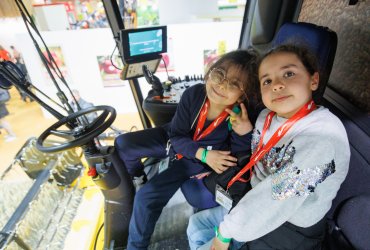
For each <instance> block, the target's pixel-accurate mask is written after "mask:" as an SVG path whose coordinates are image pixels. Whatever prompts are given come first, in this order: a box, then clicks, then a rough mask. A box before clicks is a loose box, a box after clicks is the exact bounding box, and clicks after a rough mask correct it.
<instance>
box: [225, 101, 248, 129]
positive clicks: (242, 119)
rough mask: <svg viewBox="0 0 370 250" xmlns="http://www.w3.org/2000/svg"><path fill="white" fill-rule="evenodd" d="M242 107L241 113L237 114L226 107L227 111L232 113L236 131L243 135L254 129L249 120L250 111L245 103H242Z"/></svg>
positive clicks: (233, 126)
mask: <svg viewBox="0 0 370 250" xmlns="http://www.w3.org/2000/svg"><path fill="white" fill-rule="evenodd" d="M240 108H241V112H240V114H236V113H235V112H233V111H232V110H230V109H226V112H227V113H229V114H230V122H231V125H232V128H233V130H234V131H235V133H237V134H238V135H240V136H242V135H245V134H247V133H249V132H251V131H252V129H253V125H252V123H251V121H250V120H249V117H248V111H247V109H246V107H245V105H244V103H241V104H240Z"/></svg>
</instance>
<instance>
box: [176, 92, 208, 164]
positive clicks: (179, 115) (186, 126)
mask: <svg viewBox="0 0 370 250" xmlns="http://www.w3.org/2000/svg"><path fill="white" fill-rule="evenodd" d="M200 91H201V92H200ZM204 98H205V93H204V86H203V85H201V86H198V85H195V86H194V87H191V88H189V89H187V90H186V91H185V92H184V93H183V95H182V97H181V100H180V102H179V104H178V106H177V110H176V113H175V115H174V117H173V118H172V122H171V131H170V141H171V145H172V146H173V148H174V149H175V151H176V153H180V154H182V155H183V156H185V157H186V158H189V159H194V158H195V155H196V152H197V150H198V149H199V145H198V143H197V142H195V141H193V138H192V134H191V126H192V123H193V119H195V117H192V115H191V110H199V109H200V107H201V105H202V100H203V99H204ZM194 105H196V106H197V107H194ZM198 106H199V107H198Z"/></svg>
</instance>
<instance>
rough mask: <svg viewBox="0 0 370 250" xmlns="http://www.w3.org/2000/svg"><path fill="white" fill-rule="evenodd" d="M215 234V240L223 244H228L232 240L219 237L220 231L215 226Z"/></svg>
mask: <svg viewBox="0 0 370 250" xmlns="http://www.w3.org/2000/svg"><path fill="white" fill-rule="evenodd" d="M215 234H216V238H217V239H219V240H220V241H221V242H223V243H230V241H231V239H232V238H224V237H223V236H222V235H221V233H220V231H219V230H218V227H217V226H215Z"/></svg>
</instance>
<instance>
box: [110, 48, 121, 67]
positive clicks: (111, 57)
mask: <svg viewBox="0 0 370 250" xmlns="http://www.w3.org/2000/svg"><path fill="white" fill-rule="evenodd" d="M116 49H117V45H116V46H114V50H113V52H112V54H111V55H110V63H111V64H112V66H113V67H115V68H116V69H118V70H122V69H120V68H118V67H117V66H116V65H115V64H114V63H113V54H114V51H116Z"/></svg>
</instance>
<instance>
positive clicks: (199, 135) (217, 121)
mask: <svg viewBox="0 0 370 250" xmlns="http://www.w3.org/2000/svg"><path fill="white" fill-rule="evenodd" d="M209 105H210V103H209V100H208V98H207V99H206V101H205V103H204V105H203V107H202V109H201V110H200V113H199V119H198V123H197V127H196V129H195V132H194V136H193V141H199V140H200V139H203V138H204V137H206V136H207V135H209V134H210V133H212V131H213V130H215V129H216V128H217V126H218V125H220V124H221V122H222V121H224V120H225V119H226V117H227V116H228V115H229V113H227V112H226V111H225V110H224V111H223V112H222V113H221V114H219V116H217V118H216V119H214V120H213V122H212V123H211V124H210V125H209V126H208V127H207V128H206V129H205V130H204V131H203V133H201V132H202V130H203V127H204V123H205V122H206V119H207V114H208V111H209ZM229 108H230V107H229ZM175 157H176V159H178V160H180V159H181V158H182V157H183V155H182V154H176V155H175Z"/></svg>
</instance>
